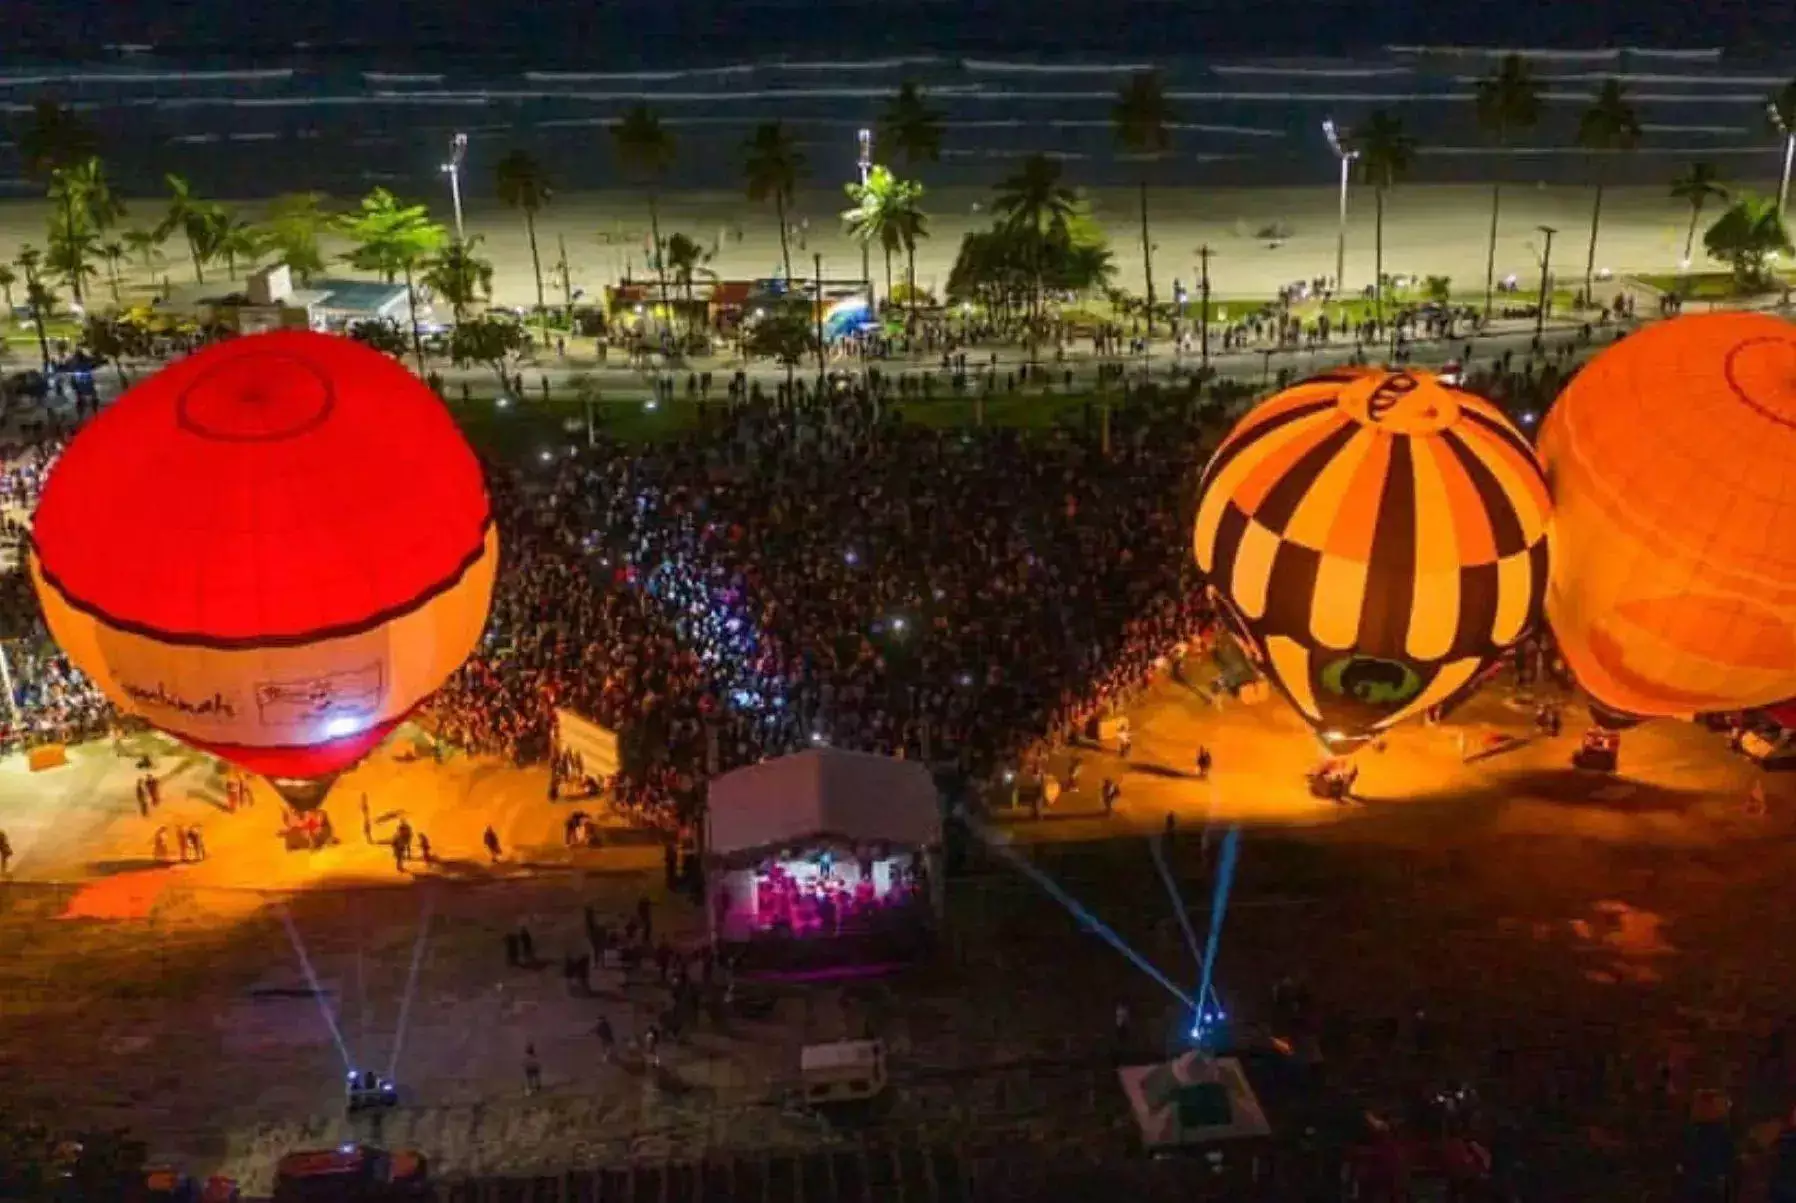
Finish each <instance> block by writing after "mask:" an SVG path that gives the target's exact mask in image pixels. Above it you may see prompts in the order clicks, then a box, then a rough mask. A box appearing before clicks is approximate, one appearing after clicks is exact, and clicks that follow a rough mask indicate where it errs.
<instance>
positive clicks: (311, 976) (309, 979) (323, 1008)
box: [281, 906, 355, 1070]
mask: <svg viewBox="0 0 1796 1203" xmlns="http://www.w3.org/2000/svg"><path fill="white" fill-rule="evenodd" d="M281 922H282V923H284V924H286V926H287V939H289V940H291V941H292V942H293V951H294V953H295V955H297V956H298V957H299V967H300V968H301V969H302V970H304V971H305V975H306V984H307V985H309V986H311V987H312V998H313V1000H314V1001H316V1002H317V1003H318V1013H319V1014H320V1015H322V1016H324V1026H325V1027H327V1028H329V1029H330V1034H331V1039H332V1040H335V1041H336V1042H337V1052H339V1053H340V1054H342V1056H343V1068H344V1069H345V1070H353V1069H354V1068H355V1064H354V1062H353V1061H351V1060H350V1056H349V1046H348V1045H347V1044H344V1043H343V1033H342V1032H340V1031H338V1030H337V1017H336V1016H335V1015H332V1014H331V1009H330V1004H329V1003H327V1002H325V1001H324V990H323V989H322V988H321V987H320V986H319V985H318V975H317V974H316V973H314V972H312V958H311V957H308V956H307V955H306V945H305V941H303V940H301V939H300V938H299V929H298V928H296V927H294V926H293V912H292V911H290V910H288V909H287V908H286V907H284V906H283V907H282V908H281Z"/></svg>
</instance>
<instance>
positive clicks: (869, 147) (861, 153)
mask: <svg viewBox="0 0 1796 1203" xmlns="http://www.w3.org/2000/svg"><path fill="white" fill-rule="evenodd" d="M854 141H855V146H856V148H857V151H858V155H857V158H856V165H857V166H858V167H859V168H860V170H861V187H862V188H863V189H864V188H866V186H867V175H868V173H870V172H871V171H872V170H873V131H872V130H870V129H862V130H859V131H857V132H856V133H855V135H854ZM861 203H862V204H865V203H866V199H865V197H863V198H862V201H861ZM861 287H862V288H864V289H866V290H867V307H868V308H869V309H870V310H871V311H872V314H873V317H874V319H875V320H878V318H879V306H877V305H875V304H874V303H873V256H872V248H871V247H869V246H868V244H867V240H866V238H864V237H863V238H862V239H861ZM891 299H892V298H890V297H887V298H886V300H888V301H890V300H891Z"/></svg>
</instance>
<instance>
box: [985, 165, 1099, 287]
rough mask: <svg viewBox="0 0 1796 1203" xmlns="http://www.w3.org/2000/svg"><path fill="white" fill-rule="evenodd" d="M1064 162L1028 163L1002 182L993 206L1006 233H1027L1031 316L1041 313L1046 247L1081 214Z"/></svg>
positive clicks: (1020, 166)
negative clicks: (1063, 176) (1050, 238)
mask: <svg viewBox="0 0 1796 1203" xmlns="http://www.w3.org/2000/svg"><path fill="white" fill-rule="evenodd" d="M1060 179H1061V167H1060V160H1058V159H1050V158H1048V156H1046V155H1043V154H1033V155H1030V156H1029V157H1028V158H1026V159H1024V160H1023V161H1022V163H1021V164H1020V165H1019V166H1018V167H1017V170H1016V172H1015V174H1013V175H1010V176H1008V177H1006V178H1005V179H1003V180H1001V181H999V183H998V187H997V192H998V199H997V200H995V201H993V202H992V208H993V209H995V210H996V211H997V213H998V215H999V218H1000V219H1001V220H1002V222H1003V224H1004V226H1005V228H1006V229H1008V230H1010V231H1012V232H1013V233H1014V232H1018V231H1022V232H1026V233H1027V234H1028V235H1029V236H1030V237H1029V248H1030V249H1029V266H1030V275H1031V278H1032V285H1033V287H1032V291H1031V293H1030V313H1031V314H1032V315H1033V314H1035V313H1036V312H1038V311H1039V309H1040V305H1041V281H1042V269H1043V264H1044V258H1043V254H1042V245H1043V242H1044V241H1045V239H1046V238H1047V237H1048V236H1049V235H1051V234H1053V233H1056V232H1064V231H1065V230H1066V227H1067V223H1068V222H1069V221H1071V220H1072V218H1073V215H1074V213H1075V212H1077V210H1078V203H1079V198H1078V196H1077V195H1075V194H1074V192H1073V190H1072V189H1071V188H1068V187H1067V186H1066V185H1065V184H1062V183H1061V182H1060Z"/></svg>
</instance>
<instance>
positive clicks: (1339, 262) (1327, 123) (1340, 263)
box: [1322, 117, 1359, 295]
mask: <svg viewBox="0 0 1796 1203" xmlns="http://www.w3.org/2000/svg"><path fill="white" fill-rule="evenodd" d="M1322 136H1323V137H1325V138H1327V139H1328V148H1329V149H1330V150H1332V151H1334V152H1335V158H1337V159H1339V160H1340V161H1341V222H1340V229H1339V230H1338V232H1337V233H1336V234H1335V292H1337V293H1340V294H1343V295H1345V292H1346V284H1347V179H1348V176H1349V174H1350V173H1351V172H1352V170H1353V161H1354V160H1355V159H1357V158H1359V151H1357V150H1349V149H1348V148H1347V145H1346V144H1345V143H1343V142H1342V141H1341V135H1340V132H1339V131H1338V130H1336V129H1335V123H1334V118H1332V117H1329V118H1326V119H1324V120H1323V122H1322Z"/></svg>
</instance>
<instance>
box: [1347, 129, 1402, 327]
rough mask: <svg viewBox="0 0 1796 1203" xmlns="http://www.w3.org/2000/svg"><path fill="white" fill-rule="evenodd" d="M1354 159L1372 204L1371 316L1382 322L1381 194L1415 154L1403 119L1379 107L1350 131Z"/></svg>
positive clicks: (1382, 256) (1382, 239) (1382, 255)
mask: <svg viewBox="0 0 1796 1203" xmlns="http://www.w3.org/2000/svg"><path fill="white" fill-rule="evenodd" d="M1351 141H1352V143H1353V148H1354V149H1355V150H1356V151H1358V152H1359V158H1357V159H1355V160H1354V162H1355V163H1356V164H1357V165H1358V167H1359V176H1360V182H1361V183H1362V184H1370V185H1371V186H1372V200H1373V204H1374V217H1373V225H1372V229H1373V241H1372V248H1373V249H1372V276H1373V285H1372V318H1373V320H1374V321H1378V322H1383V321H1384V194H1385V193H1386V192H1387V191H1389V190H1390V189H1391V188H1392V187H1394V186H1395V185H1396V183H1397V181H1398V180H1400V179H1402V178H1403V177H1404V175H1405V174H1407V173H1408V171H1409V167H1410V164H1411V163H1412V162H1413V161H1414V160H1415V157H1416V140H1415V139H1414V138H1411V137H1410V136H1409V135H1408V134H1407V133H1405V132H1404V129H1403V122H1401V121H1399V120H1398V119H1397V118H1395V117H1393V116H1391V115H1390V114H1389V113H1387V112H1385V111H1384V110H1383V109H1379V110H1378V111H1376V112H1374V113H1373V114H1372V115H1371V116H1369V117H1367V118H1366V121H1365V124H1364V125H1362V126H1360V127H1359V128H1358V129H1356V130H1354V131H1353V136H1352V138H1351Z"/></svg>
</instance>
